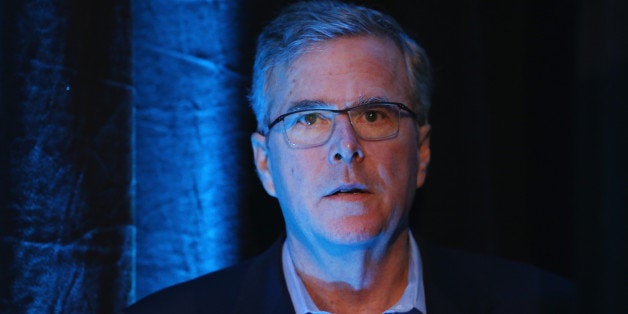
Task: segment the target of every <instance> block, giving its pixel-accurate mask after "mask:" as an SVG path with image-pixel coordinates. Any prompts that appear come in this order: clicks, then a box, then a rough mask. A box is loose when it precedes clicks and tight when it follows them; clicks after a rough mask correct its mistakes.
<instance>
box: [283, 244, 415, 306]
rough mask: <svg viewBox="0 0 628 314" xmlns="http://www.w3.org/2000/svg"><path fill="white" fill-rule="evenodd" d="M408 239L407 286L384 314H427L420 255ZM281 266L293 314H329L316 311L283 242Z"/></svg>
mask: <svg viewBox="0 0 628 314" xmlns="http://www.w3.org/2000/svg"><path fill="white" fill-rule="evenodd" d="M408 237H409V239H410V261H409V263H408V267H409V269H408V285H407V286H406V290H405V291H404V292H403V295H402V296H401V298H400V299H399V301H397V303H395V305H393V306H392V307H390V308H389V309H388V310H386V311H384V313H385V314H391V313H400V312H407V311H410V310H411V309H412V308H416V309H418V310H419V311H421V312H422V313H425V314H427V311H426V309H425V291H424V288H423V268H422V265H421V255H420V254H419V247H418V245H417V243H416V241H415V240H414V237H413V236H412V233H411V232H408ZM281 258H282V264H283V274H284V277H285V278H286V284H287V285H288V292H289V293H290V299H291V300H292V304H293V305H294V309H295V312H296V313H297V314H305V313H312V314H329V312H326V311H321V310H319V309H318V307H317V306H316V304H314V301H313V300H312V298H311V297H310V295H309V294H308V293H307V290H306V289H305V285H304V284H303V281H301V278H300V277H299V275H297V271H296V269H295V268H294V263H293V262H292V258H290V254H289V253H288V249H287V244H286V242H284V244H283V249H282V255H281Z"/></svg>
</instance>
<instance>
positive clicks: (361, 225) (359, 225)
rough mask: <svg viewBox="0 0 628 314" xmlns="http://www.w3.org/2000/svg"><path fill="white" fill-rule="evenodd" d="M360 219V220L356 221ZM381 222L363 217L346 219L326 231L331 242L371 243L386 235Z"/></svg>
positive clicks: (338, 243)
mask: <svg viewBox="0 0 628 314" xmlns="http://www.w3.org/2000/svg"><path fill="white" fill-rule="evenodd" d="M355 220H358V221H355ZM384 230H385V228H384V226H383V225H382V224H381V223H373V222H369V221H363V220H361V219H345V220H343V221H341V222H337V223H336V224H334V227H333V228H331V229H330V230H327V232H325V233H326V234H327V236H326V238H327V239H328V241H329V242H331V243H333V244H337V245H369V244H370V243H372V242H373V241H375V240H376V239H378V238H381V237H382V236H383V235H384Z"/></svg>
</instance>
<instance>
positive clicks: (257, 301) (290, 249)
mask: <svg viewBox="0 0 628 314" xmlns="http://www.w3.org/2000/svg"><path fill="white" fill-rule="evenodd" d="M429 88H430V68H429V62H428V59H427V56H426V55H425V53H424V51H423V49H422V48H421V47H420V46H419V45H418V44H417V43H416V42H414V41H413V40H412V39H410V38H409V37H408V36H407V35H406V34H405V33H404V32H403V30H402V29H401V28H400V26H399V25H398V24H397V23H396V22H395V21H394V20H393V19H392V18H391V17H389V16H386V15H383V14H381V13H380V12H377V11H373V10H370V9H367V8H364V7H359V6H354V5H348V4H344V3H338V2H304V3H297V4H294V5H292V6H290V7H288V8H286V9H285V10H284V11H283V12H282V13H281V14H280V15H279V17H277V18H276V19H275V20H274V21H272V22H271V23H270V24H269V25H268V26H267V27H266V28H265V29H264V31H263V33H262V34H261V35H260V37H259V42H258V51H257V55H256V60H255V67H254V78H253V88H252V95H251V103H252V107H253V110H254V111H255V115H256V118H257V122H258V131H257V132H256V133H254V134H253V135H252V136H251V141H252V146H253V152H254V157H255V165H256V167H257V170H258V174H259V177H260V179H261V182H262V184H263V185H264V188H265V189H266V191H267V192H268V193H269V194H270V195H272V196H274V197H276V198H277V199H278V201H279V204H280V206H281V209H282V212H283V217H284V219H285V225H286V235H285V238H282V239H280V240H279V241H278V242H277V243H276V244H275V245H274V246H273V247H272V248H270V249H269V250H268V251H267V252H265V253H264V254H262V255H261V256H259V257H257V258H255V259H253V260H251V261H247V262H245V263H242V264H239V265H236V266H234V267H231V268H228V269H226V270H222V271H218V272H216V273H213V274H209V275H206V276H203V277H200V278H197V279H195V280H192V281H189V282H186V283H183V284H179V285H177V286H174V287H171V288H168V289H166V290H163V291H161V292H158V293H157V294H155V295H152V296H149V297H148V298H146V299H144V300H142V301H140V302H139V303H138V304H136V305H134V306H133V307H131V308H130V309H129V310H128V312H129V313H188V312H190V313H294V312H296V313H299V314H303V313H430V314H432V313H540V312H543V311H546V312H547V313H558V312H565V311H567V310H568V303H569V297H570V292H569V289H568V287H567V285H566V284H563V283H562V282H561V281H560V279H558V278H556V277H553V276H552V275H549V274H545V273H542V272H541V271H539V270H536V269H533V268H531V267H526V266H522V265H514V264H512V263H509V262H505V261H502V260H499V259H493V258H487V257H481V256H474V255H467V254H463V253H458V252H453V251H448V250H444V249H439V248H436V247H433V246H430V245H429V244H428V243H425V242H423V241H420V240H418V239H415V238H414V236H413V235H412V233H411V231H410V230H409V227H408V214H409V211H410V208H411V207H412V201H413V198H414V194H415V191H416V189H418V188H420V187H421V186H422V185H423V182H424V180H425V175H426V169H427V167H428V164H429V161H430V147H429V132H430V126H429V124H428V122H427V111H428V108H429V105H430V102H429ZM417 240H418V241H417Z"/></svg>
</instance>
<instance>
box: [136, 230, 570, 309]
mask: <svg viewBox="0 0 628 314" xmlns="http://www.w3.org/2000/svg"><path fill="white" fill-rule="evenodd" d="M282 243H283V239H281V240H280V241H277V242H276V243H275V244H274V245H273V246H272V247H271V248H270V249H269V250H267V251H266V252H264V253H263V254H262V255H260V256H258V257H256V258H254V259H252V260H249V261H246V262H243V263H241V264H238V265H235V266H233V267H230V268H227V269H224V270H220V271H217V272H214V273H210V274H207V275H204V276H202V277H198V278H196V279H193V280H191V281H187V282H184V283H181V284H178V285H175V286H172V287H170V288H166V289H164V290H161V291H159V292H157V293H155V294H152V295H150V296H148V297H146V298H144V299H142V300H140V301H139V302H138V303H136V304H134V305H133V306H131V307H130V308H128V309H126V310H125V313H129V314H138V313H151V314H159V313H164V314H165V313H294V309H293V307H292V302H291V301H290V295H289V293H288V288H287V287H286V283H285V280H284V277H283V271H282V266H281V247H282ZM419 250H420V252H421V261H422V264H423V283H424V287H425V299H426V307H427V312H428V314H441V313H445V314H456V313H465V314H469V313H504V314H506V313H508V314H516V313H521V314H524V313H525V314H528V313H552V314H556V313H573V312H574V311H573V310H572V305H573V304H574V294H575V293H574V289H573V287H572V286H571V284H570V283H569V282H567V281H565V280H564V279H562V278H560V277H557V276H555V275H553V274H550V273H547V272H544V271H542V270H540V269H537V268H534V267H531V266H527V265H523V264H517V263H513V262H509V261H505V260H503V259H499V258H495V257H490V256H484V255H476V254H469V253H463V252H459V251H454V250H449V249H444V248H440V247H438V246H435V245H432V244H430V243H428V242H425V241H421V240H419Z"/></svg>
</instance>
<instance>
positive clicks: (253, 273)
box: [124, 243, 287, 314]
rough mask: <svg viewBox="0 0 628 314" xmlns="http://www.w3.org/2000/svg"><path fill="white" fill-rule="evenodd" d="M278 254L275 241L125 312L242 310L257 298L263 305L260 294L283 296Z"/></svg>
mask: <svg viewBox="0 0 628 314" xmlns="http://www.w3.org/2000/svg"><path fill="white" fill-rule="evenodd" d="M280 258H281V245H279V244H278V243H275V245H273V246H272V247H271V248H270V249H269V250H267V251H266V252H264V253H263V254H261V255H259V256H257V257H255V258H253V259H250V260H248V261H245V262H242V263H239V264H237V265H235V266H231V267H228V268H225V269H222V270H219V271H216V272H213V273H209V274H206V275H203V276H201V277H198V278H195V279H192V280H190V281H186V282H183V283H179V284H177V285H174V286H171V287H168V288H166V289H163V290H160V291H158V292H156V293H154V294H151V295H149V296H147V297H145V298H143V299H142V300H140V301H139V302H137V303H135V304H133V305H132V306H130V307H129V308H127V309H125V311H124V313H128V314H139V313H164V314H165V313H188V312H190V313H240V312H242V313H244V312H247V311H246V310H244V307H248V306H249V304H254V303H256V302H257V303H258V304H256V306H257V307H258V309H263V308H265V306H268V304H265V302H267V301H265V300H262V299H261V298H267V299H283V296H282V293H283V290H285V289H286V288H285V281H284V279H283V274H282V273H281V272H280V269H281V260H280ZM260 291H261V292H260ZM269 293H273V296H272V297H271V296H269V295H268V294H269ZM285 293H286V294H287V292H285ZM272 306H274V305H272Z"/></svg>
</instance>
